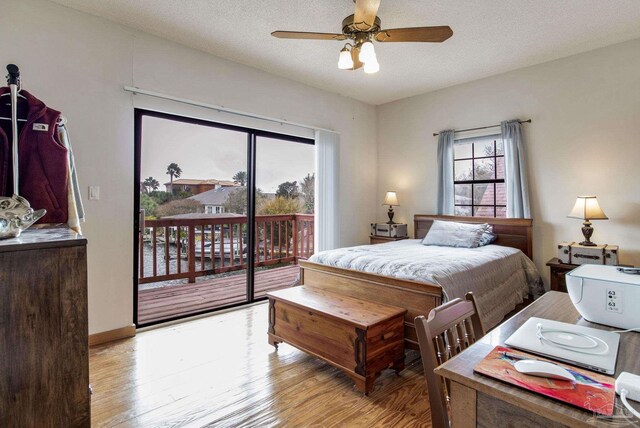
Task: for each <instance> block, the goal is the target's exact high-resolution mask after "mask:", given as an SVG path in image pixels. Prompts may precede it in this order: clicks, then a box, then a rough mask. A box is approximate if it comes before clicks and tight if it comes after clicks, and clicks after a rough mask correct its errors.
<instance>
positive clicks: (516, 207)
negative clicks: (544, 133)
mask: <svg viewBox="0 0 640 428" xmlns="http://www.w3.org/2000/svg"><path fill="white" fill-rule="evenodd" d="M500 129H501V131H502V141H503V142H504V162H505V182H506V185H507V217H511V218H531V205H530V203H529V180H528V178H527V156H526V151H525V144H524V139H523V138H522V127H521V126H520V122H519V121H518V120H506V121H504V122H502V123H501V124H500Z"/></svg>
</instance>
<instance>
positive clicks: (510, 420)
mask: <svg viewBox="0 0 640 428" xmlns="http://www.w3.org/2000/svg"><path fill="white" fill-rule="evenodd" d="M534 316H535V317H540V318H547V319H551V320H556V321H562V322H567V323H574V324H578V325H585V326H589V327H594V328H601V329H603V330H616V329H615V328H609V327H605V326H601V325H597V324H592V323H589V322H587V321H585V320H583V319H582V318H581V317H580V316H579V314H578V312H577V311H576V310H575V308H574V307H573V304H572V303H571V300H570V299H569V295H568V294H566V293H561V292H557V291H550V292H548V293H546V294H545V295H544V296H542V297H541V298H540V299H538V300H536V301H535V302H534V303H532V304H531V305H529V306H528V307H527V308H525V309H524V310H522V311H521V312H519V313H518V314H516V315H515V316H514V317H512V318H510V319H509V320H507V321H505V322H504V323H503V324H501V325H499V326H498V327H496V328H495V329H494V330H492V331H491V332H490V333H488V334H487V335H486V336H485V337H483V338H482V340H480V341H478V342H477V343H475V344H474V345H473V346H471V347H470V348H468V349H467V350H465V351H464V352H462V353H461V354H459V355H458V356H456V357H454V358H452V359H451V360H449V361H447V362H446V363H444V364H443V365H441V366H440V367H438V368H436V370H435V372H436V373H437V374H439V375H441V376H443V377H445V378H447V379H449V380H450V382H451V389H450V391H449V393H450V396H451V421H452V427H454V428H457V427H475V426H506V425H507V424H508V425H509V426H517V427H535V428H540V427H561V426H571V427H586V426H611V427H613V426H617V427H620V426H624V423H623V422H626V419H624V416H623V409H624V406H623V404H622V402H621V401H620V399H619V397H616V403H615V412H614V416H613V418H604V417H596V416H594V415H593V414H592V413H590V412H588V411H585V410H582V409H579V408H577V407H573V406H570V405H568V404H564V403H561V402H559V401H555V400H552V399H550V398H546V397H544V396H542V395H538V394H536V393H533V392H530V391H526V390H524V389H521V388H517V387H515V386H512V385H509V384H507V383H504V382H500V381H498V380H494V379H491V378H489V377H486V376H483V375H480V374H477V373H474V372H473V368H474V367H475V365H476V364H478V363H479V362H480V361H481V360H482V359H483V358H484V357H485V356H487V354H488V353H489V352H490V351H491V350H492V349H493V348H494V347H495V346H497V345H503V346H504V341H505V340H506V339H507V338H508V337H509V336H510V335H511V334H512V333H513V332H514V331H515V330H516V329H518V327H520V326H521V325H522V324H523V323H524V322H525V321H526V320H527V319H529V318H530V317H534ZM638 350H640V333H633V332H632V333H623V334H622V335H621V338H620V349H619V351H618V361H617V364H616V376H618V375H619V374H620V372H623V371H627V372H631V373H636V374H637V373H640V358H638ZM631 403H632V404H634V402H633V401H632V402H631ZM635 407H636V408H640V405H638V406H635ZM631 420H632V419H631ZM632 421H633V420H632ZM635 422H637V421H635ZM626 423H628V422H626Z"/></svg>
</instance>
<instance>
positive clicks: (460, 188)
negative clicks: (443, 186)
mask: <svg viewBox="0 0 640 428" xmlns="http://www.w3.org/2000/svg"><path fill="white" fill-rule="evenodd" d="M471 186H472V185H471V184H455V185H454V186H453V187H454V193H455V203H456V204H459V205H471Z"/></svg>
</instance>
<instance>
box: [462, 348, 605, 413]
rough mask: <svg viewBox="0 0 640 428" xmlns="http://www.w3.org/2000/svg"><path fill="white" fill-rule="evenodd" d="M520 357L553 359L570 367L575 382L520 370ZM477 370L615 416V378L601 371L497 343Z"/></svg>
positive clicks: (551, 396) (584, 407)
mask: <svg viewBox="0 0 640 428" xmlns="http://www.w3.org/2000/svg"><path fill="white" fill-rule="evenodd" d="M519 360H540V361H550V362H552V363H554V364H557V365H559V366H560V367H564V368H565V369H567V370H569V371H570V372H571V374H573V376H574V377H575V378H576V381H575V382H574V381H568V380H557V379H549V378H544V377H537V376H531V375H526V374H522V373H520V372H518V371H517V370H516V369H515V367H513V365H514V364H515V363H516V362H517V361H519ZM473 370H474V371H475V372H477V373H481V374H483V375H487V376H490V377H492V378H494V379H498V380H501V381H503V382H507V383H510V384H512V385H516V386H518V387H520V388H524V389H527V390H529V391H533V392H537V393H538V394H542V395H544V396H547V397H550V398H553V399H555V400H558V401H562V402H564V403H568V404H572V405H574V406H577V407H580V408H582V409H586V410H590V411H592V412H596V413H599V414H601V415H606V416H611V415H613V403H614V400H615V397H616V392H615V386H614V384H615V379H613V378H612V377H609V376H605V375H602V374H598V373H594V372H590V371H588V370H583V369H579V368H576V367H572V366H569V365H566V364H562V363H558V362H556V361H552V360H549V359H546V358H543V357H538V356H533V355H530V354H527V353H525V352H522V351H516V350H514V349H510V348H505V347H503V346H496V347H495V348H493V351H491V352H490V353H489V355H487V356H486V357H485V358H484V360H482V361H480V362H479V363H478V364H477V365H476V366H475V367H474V369H473Z"/></svg>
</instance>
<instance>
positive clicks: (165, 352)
mask: <svg viewBox="0 0 640 428" xmlns="http://www.w3.org/2000/svg"><path fill="white" fill-rule="evenodd" d="M267 321H268V320H267V304H266V303H264V304H259V305H256V306H253V307H249V308H243V309H239V310H236V311H233V312H228V313H225V314H218V315H212V316H210V317H207V318H203V319H199V320H194V321H189V322H185V323H182V324H177V325H173V326H168V327H162V328H158V329H156V330H150V331H147V332H143V333H139V334H138V335H137V336H136V337H134V338H131V339H125V340H122V341H118V342H114V343H112V344H106V345H100V346H96V347H93V348H91V351H90V374H91V383H92V386H93V391H94V393H93V397H92V406H91V411H92V426H94V427H204V426H215V427H271V426H282V427H391V426H393V427H428V426H431V423H430V415H429V404H428V397H427V392H426V385H425V382H424V378H423V376H422V363H421V362H420V359H419V358H418V354H417V353H416V352H413V351H408V353H407V360H406V363H407V364H406V365H407V367H406V369H405V370H404V371H403V372H401V373H400V375H396V374H395V373H394V372H393V371H392V370H385V371H384V372H383V373H382V375H381V376H380V378H378V379H377V380H376V382H375V386H374V389H373V391H372V392H371V393H370V394H369V396H365V395H363V394H361V393H359V392H358V391H357V390H355V388H354V385H353V382H352V381H351V380H350V379H349V378H348V377H347V376H346V375H345V374H343V373H342V372H341V371H339V370H337V369H334V368H333V367H331V366H330V365H328V364H326V363H323V362H322V361H319V360H317V359H315V358H313V357H311V356H308V355H306V354H305V353H303V352H301V351H298V350H297V349H295V348H293V347H291V346H289V345H286V344H281V345H280V346H279V348H278V350H277V351H276V350H275V349H274V348H273V347H272V346H270V345H268V344H267V325H268V322H267Z"/></svg>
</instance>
